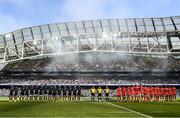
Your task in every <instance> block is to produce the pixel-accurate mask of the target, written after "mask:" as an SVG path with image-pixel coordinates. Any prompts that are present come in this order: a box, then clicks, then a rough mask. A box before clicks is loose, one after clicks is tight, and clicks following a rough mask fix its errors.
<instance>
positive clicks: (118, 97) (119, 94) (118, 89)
mask: <svg viewBox="0 0 180 118" xmlns="http://www.w3.org/2000/svg"><path fill="white" fill-rule="evenodd" d="M116 95H117V102H121V101H122V88H121V87H120V86H119V87H118V88H117V89H116Z"/></svg>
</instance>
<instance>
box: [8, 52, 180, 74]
mask: <svg viewBox="0 0 180 118" xmlns="http://www.w3.org/2000/svg"><path fill="white" fill-rule="evenodd" d="M179 65H180V60H177V59H174V58H171V57H169V58H157V57H149V56H148V57H145V56H133V55H126V56H117V55H116V54H114V55H113V54H107V53H105V54H97V53H96V54H89V53H87V54H79V55H75V56H74V55H73V56H72V55H71V54H69V55H63V56H61V57H47V58H41V59H27V60H21V61H19V62H14V63H9V64H8V65H7V66H6V67H5V68H4V70H30V71H36V70H47V71H55V70H58V71H73V70H75V71H82V70H83V71H88V70H98V71H109V70H111V71H149V70H150V71H152V70H154V71H158V70H166V71H178V70H180V66H179Z"/></svg>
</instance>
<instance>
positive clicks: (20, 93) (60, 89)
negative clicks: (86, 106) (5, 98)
mask: <svg viewBox="0 0 180 118" xmlns="http://www.w3.org/2000/svg"><path fill="white" fill-rule="evenodd" d="M80 96H81V87H80V86H72V87H71V86H67V87H66V86H47V85H44V86H33V85H31V86H22V87H13V86H11V88H10V92H9V101H79V100H80Z"/></svg>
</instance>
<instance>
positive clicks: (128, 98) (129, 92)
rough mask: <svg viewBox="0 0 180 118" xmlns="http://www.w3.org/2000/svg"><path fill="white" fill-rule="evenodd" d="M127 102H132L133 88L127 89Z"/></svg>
mask: <svg viewBox="0 0 180 118" xmlns="http://www.w3.org/2000/svg"><path fill="white" fill-rule="evenodd" d="M127 101H128V102H130V101H131V87H127Z"/></svg>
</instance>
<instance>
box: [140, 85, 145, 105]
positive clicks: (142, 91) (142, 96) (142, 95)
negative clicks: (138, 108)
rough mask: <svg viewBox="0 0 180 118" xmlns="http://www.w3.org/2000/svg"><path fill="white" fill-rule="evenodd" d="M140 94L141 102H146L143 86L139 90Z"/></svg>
mask: <svg viewBox="0 0 180 118" xmlns="http://www.w3.org/2000/svg"><path fill="white" fill-rule="evenodd" d="M139 93H140V102H143V101H144V87H143V86H142V85H141V86H140V88H139Z"/></svg>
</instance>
